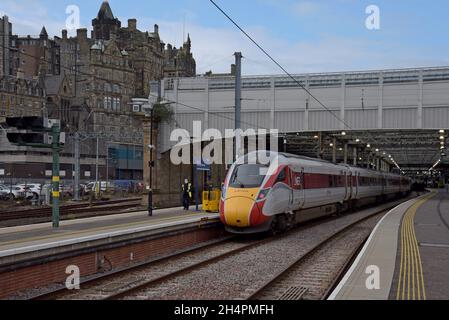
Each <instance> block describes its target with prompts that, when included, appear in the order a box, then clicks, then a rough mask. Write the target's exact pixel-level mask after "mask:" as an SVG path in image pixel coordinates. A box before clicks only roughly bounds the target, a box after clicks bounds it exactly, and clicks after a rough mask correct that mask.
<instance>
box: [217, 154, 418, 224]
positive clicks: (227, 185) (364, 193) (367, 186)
mask: <svg viewBox="0 0 449 320" xmlns="http://www.w3.org/2000/svg"><path fill="white" fill-rule="evenodd" d="M261 159H264V160H263V161H261ZM263 163H267V164H263ZM410 185H411V181H410V179H409V178H407V177H405V176H401V175H396V174H390V173H383V172H378V171H373V170H368V169H363V168H357V167H351V166H348V165H336V164H333V163H330V162H327V161H323V160H319V159H312V158H307V157H300V156H295V155H291V154H286V153H277V152H270V151H257V152H253V153H250V154H248V155H246V156H245V157H244V158H243V159H242V161H238V162H237V163H234V164H233V165H232V167H231V168H230V170H229V172H228V175H227V177H226V180H225V182H224V185H223V193H222V198H221V201H220V217H221V220H222V222H223V223H224V224H225V226H226V229H227V230H228V231H229V232H233V233H257V232H265V231H269V230H271V231H273V232H278V231H284V230H288V229H289V228H291V227H293V226H294V225H296V224H298V223H300V222H303V221H307V220H311V219H315V218H318V217H322V216H326V215H331V214H335V213H340V212H343V211H345V210H348V209H352V208H357V207H361V206H363V205H366V204H369V203H375V202H380V201H385V200H389V199H393V198H397V197H402V196H405V195H407V194H408V193H409V192H410Z"/></svg>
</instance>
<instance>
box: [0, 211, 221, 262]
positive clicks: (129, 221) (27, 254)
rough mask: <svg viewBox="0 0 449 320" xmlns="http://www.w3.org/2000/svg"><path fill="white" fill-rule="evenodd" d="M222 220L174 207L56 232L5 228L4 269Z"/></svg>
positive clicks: (0, 245) (0, 249) (83, 222)
mask: <svg viewBox="0 0 449 320" xmlns="http://www.w3.org/2000/svg"><path fill="white" fill-rule="evenodd" d="M218 221H219V215H218V214H210V213H204V212H195V211H184V210H183V209H182V208H171V209H161V210H155V211H154V214H153V216H152V217H149V216H148V212H146V211H142V212H133V213H126V214H119V215H110V216H101V217H93V218H85V219H77V220H70V221H61V223H60V228H58V229H53V228H52V225H51V223H42V224H35V225H27V226H18V227H9V228H1V229H0V269H1V267H2V266H5V265H11V264H15V263H18V262H20V261H26V260H30V259H36V258H39V257H42V256H48V255H56V254H61V253H64V252H66V251H74V250H79V249H82V248H88V247H92V246H98V245H102V244H108V243H112V242H114V241H115V242H117V241H125V240H130V239H135V238H137V237H144V236H151V235H157V234H160V233H164V232H165V233H167V232H173V231H176V230H180V229H185V228H188V227H189V226H192V227H198V225H199V224H210V223H218Z"/></svg>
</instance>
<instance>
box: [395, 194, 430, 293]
mask: <svg viewBox="0 0 449 320" xmlns="http://www.w3.org/2000/svg"><path fill="white" fill-rule="evenodd" d="M435 195H436V193H435V192H433V193H431V194H430V195H428V196H426V197H424V198H422V199H421V200H419V201H417V202H416V203H415V204H414V205H412V206H411V207H410V208H409V209H408V210H407V212H406V213H405V215H404V218H403V219H402V225H401V262H400V269H399V279H398V287H397V292H396V299H397V300H406V299H407V300H410V299H413V300H426V289H425V285H424V272H423V267H422V261H421V254H420V251H419V245H418V240H417V239H416V233H415V216H416V213H417V210H418V209H419V208H420V207H421V206H422V205H423V204H424V203H426V202H427V201H429V200H430V199H431V198H433V197H434V196H435Z"/></svg>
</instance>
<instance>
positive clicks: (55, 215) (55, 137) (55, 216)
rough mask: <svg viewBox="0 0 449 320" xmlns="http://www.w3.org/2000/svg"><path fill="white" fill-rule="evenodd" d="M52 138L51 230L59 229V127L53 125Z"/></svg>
mask: <svg viewBox="0 0 449 320" xmlns="http://www.w3.org/2000/svg"><path fill="white" fill-rule="evenodd" d="M51 136H52V145H51V149H52V153H53V172H52V187H53V192H52V195H53V201H52V223H53V228H59V196H60V193H59V180H60V177H59V151H60V148H59V136H60V128H59V125H53V127H52V129H51Z"/></svg>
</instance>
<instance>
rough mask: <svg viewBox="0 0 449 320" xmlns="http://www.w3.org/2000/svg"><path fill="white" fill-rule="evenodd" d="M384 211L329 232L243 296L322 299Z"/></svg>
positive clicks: (260, 298)
mask: <svg viewBox="0 0 449 320" xmlns="http://www.w3.org/2000/svg"><path fill="white" fill-rule="evenodd" d="M387 212H388V210H387V211H384V212H381V213H377V214H374V215H372V216H368V217H366V218H364V219H361V220H360V221H356V222H354V223H352V224H350V225H348V226H347V227H345V228H343V229H342V230H340V231H338V232H337V233H335V234H332V235H331V236H329V237H328V238H326V239H325V240H323V241H322V242H320V243H318V244H317V245H316V246H315V247H313V248H312V249H310V250H309V251H308V252H307V253H305V254H304V255H302V256H300V257H298V258H297V259H296V260H294V261H293V262H292V263H291V264H289V265H288V266H286V267H285V268H284V269H283V270H281V271H279V272H278V273H277V274H276V275H275V276H274V277H272V278H270V279H269V280H268V281H267V282H266V283H264V284H263V285H262V286H260V287H259V288H258V289H257V290H256V291H255V292H254V293H252V294H251V295H250V296H249V297H248V298H247V299H248V300H274V299H276V300H305V299H307V300H324V299H326V298H327V297H328V295H329V294H330V292H331V290H332V289H333V288H334V287H335V286H336V284H337V282H338V280H339V279H341V277H342V276H343V273H344V272H345V271H346V270H347V268H348V267H349V264H350V263H351V262H352V260H353V258H354V257H355V255H356V253H357V252H358V251H359V250H360V248H361V247H362V246H363V244H364V243H365V242H366V240H367V239H368V237H369V234H370V232H371V230H372V229H373V228H374V225H375V224H376V223H377V221H378V220H379V218H378V216H380V215H383V214H385V213H387ZM370 222H371V224H370Z"/></svg>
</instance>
